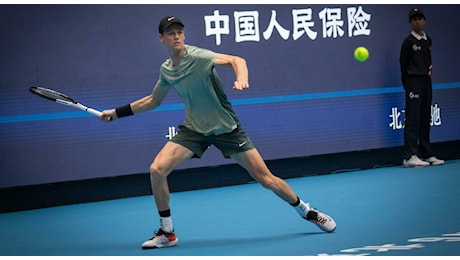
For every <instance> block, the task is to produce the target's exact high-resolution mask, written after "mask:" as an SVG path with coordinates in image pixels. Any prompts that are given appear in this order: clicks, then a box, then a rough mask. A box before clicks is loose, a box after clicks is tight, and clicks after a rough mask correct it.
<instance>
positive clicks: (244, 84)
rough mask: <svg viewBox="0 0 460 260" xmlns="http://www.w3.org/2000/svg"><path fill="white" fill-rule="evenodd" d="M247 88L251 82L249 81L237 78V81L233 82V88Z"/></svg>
mask: <svg viewBox="0 0 460 260" xmlns="http://www.w3.org/2000/svg"><path fill="white" fill-rule="evenodd" d="M246 88H249V82H247V81H238V80H235V82H234V83H233V89H236V90H244V89H246Z"/></svg>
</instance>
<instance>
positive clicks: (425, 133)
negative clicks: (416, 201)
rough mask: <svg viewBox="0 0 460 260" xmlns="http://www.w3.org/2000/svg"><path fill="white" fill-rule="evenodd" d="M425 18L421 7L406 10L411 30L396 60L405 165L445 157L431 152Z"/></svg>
mask: <svg viewBox="0 0 460 260" xmlns="http://www.w3.org/2000/svg"><path fill="white" fill-rule="evenodd" d="M425 22H426V18H425V14H424V13H423V11H422V9H420V8H413V9H411V10H410V11H409V24H410V26H411V27H412V29H413V31H412V32H411V34H410V35H409V36H408V37H407V38H406V39H405V40H404V42H403V43H402V47H401V53H400V57H399V63H400V66H401V80H402V84H403V86H404V90H405V94H406V108H405V109H406V111H405V125H404V147H405V158H404V160H403V166H405V167H423V166H428V165H430V164H431V165H440V164H443V163H444V160H441V159H438V158H436V157H435V156H433V154H432V153H431V143H430V127H431V126H430V121H431V100H432V83H431V76H430V75H431V72H432V63H431V38H430V37H429V36H428V35H427V34H426V33H425V32H424V31H423V27H424V25H425Z"/></svg>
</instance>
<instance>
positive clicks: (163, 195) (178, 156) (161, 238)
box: [142, 142, 193, 249]
mask: <svg viewBox="0 0 460 260" xmlns="http://www.w3.org/2000/svg"><path fill="white" fill-rule="evenodd" d="M192 156H193V152H192V151H190V150H188V149H187V148H185V147H183V146H181V145H179V144H176V143H173V142H167V143H166V145H165V146H164V147H163V149H161V151H160V152H159V153H158V155H157V156H156V158H155V160H154V161H153V163H152V164H151V165H150V183H151V187H152V193H153V197H154V199H155V204H156V207H157V210H158V212H159V214H160V228H159V229H158V231H156V232H155V234H154V235H153V237H152V238H151V239H149V240H147V241H145V242H144V243H143V244H142V248H143V249H152V248H160V247H170V246H175V245H176V244H177V243H178V242H179V239H178V238H177V237H176V235H175V234H174V227H173V224H172V218H171V214H170V209H169V195H170V193H169V186H168V179H167V177H168V175H169V174H170V173H171V172H172V171H173V170H174V169H175V168H176V167H177V166H178V165H180V164H181V163H183V162H184V161H187V160H189V159H190V158H192Z"/></svg>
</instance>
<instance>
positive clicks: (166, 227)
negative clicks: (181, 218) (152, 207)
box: [160, 216, 174, 233]
mask: <svg viewBox="0 0 460 260" xmlns="http://www.w3.org/2000/svg"><path fill="white" fill-rule="evenodd" d="M160 228H161V229H163V231H164V232H167V233H171V232H173V231H174V228H173V223H172V217H171V216H169V217H160Z"/></svg>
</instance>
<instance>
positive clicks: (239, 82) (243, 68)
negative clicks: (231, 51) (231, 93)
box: [214, 53, 249, 90]
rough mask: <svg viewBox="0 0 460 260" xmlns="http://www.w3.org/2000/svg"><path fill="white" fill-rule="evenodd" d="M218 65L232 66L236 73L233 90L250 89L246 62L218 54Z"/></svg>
mask: <svg viewBox="0 0 460 260" xmlns="http://www.w3.org/2000/svg"><path fill="white" fill-rule="evenodd" d="M214 64H216V65H230V66H231V67H232V68H233V71H234V72H235V77H236V80H235V82H234V83H233V89H236V90H243V89H246V88H249V72H248V67H247V65H246V60H245V59H243V58H241V57H238V56H233V55H227V54H221V53H218V54H217V57H216V59H215V60H214Z"/></svg>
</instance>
